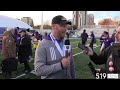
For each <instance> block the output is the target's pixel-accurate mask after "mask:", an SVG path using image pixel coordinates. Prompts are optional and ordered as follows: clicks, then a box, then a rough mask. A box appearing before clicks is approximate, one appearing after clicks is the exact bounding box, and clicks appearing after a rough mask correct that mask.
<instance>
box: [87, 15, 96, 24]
mask: <svg viewBox="0 0 120 90" xmlns="http://www.w3.org/2000/svg"><path fill="white" fill-rule="evenodd" d="M86 25H95V23H94V15H93V14H87V20H86Z"/></svg>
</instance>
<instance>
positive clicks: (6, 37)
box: [2, 27, 16, 78]
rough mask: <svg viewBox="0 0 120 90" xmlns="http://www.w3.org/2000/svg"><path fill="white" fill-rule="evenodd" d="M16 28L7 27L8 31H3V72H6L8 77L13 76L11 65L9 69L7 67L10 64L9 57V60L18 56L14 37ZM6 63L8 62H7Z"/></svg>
mask: <svg viewBox="0 0 120 90" xmlns="http://www.w3.org/2000/svg"><path fill="white" fill-rule="evenodd" d="M13 34H14V29H13V28H10V27H8V28H6V31H5V32H4V33H3V40H2V56H3V61H2V72H3V73H4V72H5V73H6V74H5V77H6V78H11V76H12V70H10V68H12V66H11V67H9V70H8V69H7V68H8V66H10V65H9V64H10V62H9V63H7V61H8V59H9V61H11V60H13V59H14V60H15V58H16V43H15V38H14V35H13ZM5 63H6V64H5Z"/></svg>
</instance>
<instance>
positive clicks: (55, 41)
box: [50, 33, 65, 57]
mask: <svg viewBox="0 0 120 90" xmlns="http://www.w3.org/2000/svg"><path fill="white" fill-rule="evenodd" d="M50 38H51V40H52V42H53V43H54V44H55V46H56V47H57V49H58V51H59V52H60V54H61V56H62V57H64V56H65V51H64V45H63V46H62V48H60V45H59V44H58V42H57V40H56V39H55V37H54V36H53V34H52V33H51V34H50Z"/></svg>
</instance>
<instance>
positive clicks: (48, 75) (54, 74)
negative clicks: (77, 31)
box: [34, 35, 75, 79]
mask: <svg viewBox="0 0 120 90" xmlns="http://www.w3.org/2000/svg"><path fill="white" fill-rule="evenodd" d="M71 52H72V50H71ZM62 58H63V57H62V56H61V54H60V52H59V51H58V49H57V48H56V46H55V45H54V43H53V42H52V40H51V38H50V36H49V35H48V36H46V37H44V39H43V40H42V41H41V42H40V43H39V44H38V47H37V49H36V52H35V63H34V65H35V72H36V75H37V76H41V79H75V66H74V62H73V61H74V60H73V56H72V54H71V57H70V67H69V68H67V69H62V67H61V63H60V61H61V59H62Z"/></svg>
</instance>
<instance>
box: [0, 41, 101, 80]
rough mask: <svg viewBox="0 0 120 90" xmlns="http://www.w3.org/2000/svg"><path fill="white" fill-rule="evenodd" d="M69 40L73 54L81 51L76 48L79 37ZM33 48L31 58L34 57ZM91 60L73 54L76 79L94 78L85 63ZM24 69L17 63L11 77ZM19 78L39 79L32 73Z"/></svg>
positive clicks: (0, 59)
mask: <svg viewBox="0 0 120 90" xmlns="http://www.w3.org/2000/svg"><path fill="white" fill-rule="evenodd" d="M70 42H71V44H72V50H73V55H74V54H76V53H79V52H81V49H79V48H77V44H78V43H79V42H81V40H80V39H70ZM88 43H89V40H88V41H87V44H88ZM96 44H97V45H100V43H99V41H98V40H97V42H96ZM99 49H100V47H97V48H94V50H95V52H97V53H99ZM34 53H35V52H34V50H33V58H34ZM1 61H2V56H1V55H0V62H1ZM89 61H91V60H90V59H89V57H88V56H87V55H85V54H80V55H76V56H74V62H75V71H76V76H77V79H94V77H93V75H92V73H91V71H90V69H89V67H88V65H87V63H88V62H89ZM33 63H34V60H33V61H32V62H30V66H31V68H32V69H34V65H33ZM93 65H94V66H95V67H96V68H99V67H100V66H99V65H95V64H94V63H93ZM23 69H24V65H23V64H19V65H18V72H17V74H16V72H14V73H13V77H16V76H18V75H21V74H23V72H22V70H23ZM0 79H4V77H3V75H0ZM19 79H40V77H38V76H36V75H34V74H31V73H29V74H27V75H25V76H23V77H21V78H19Z"/></svg>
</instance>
